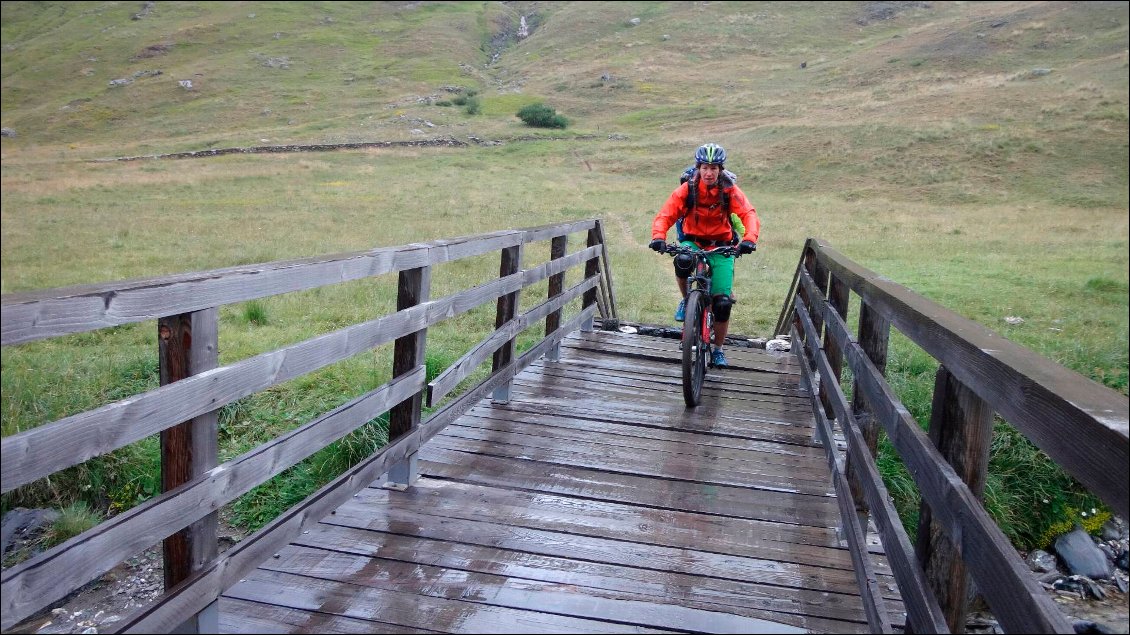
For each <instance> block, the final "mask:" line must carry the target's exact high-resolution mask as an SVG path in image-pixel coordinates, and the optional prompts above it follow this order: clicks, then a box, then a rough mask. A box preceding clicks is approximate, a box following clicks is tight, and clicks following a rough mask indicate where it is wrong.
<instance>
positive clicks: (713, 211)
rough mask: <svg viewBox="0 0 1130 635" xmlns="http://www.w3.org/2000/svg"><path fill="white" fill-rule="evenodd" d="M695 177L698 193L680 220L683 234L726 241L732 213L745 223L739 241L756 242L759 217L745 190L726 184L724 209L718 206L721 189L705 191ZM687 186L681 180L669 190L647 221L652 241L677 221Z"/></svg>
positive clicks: (759, 222)
mask: <svg viewBox="0 0 1130 635" xmlns="http://www.w3.org/2000/svg"><path fill="white" fill-rule="evenodd" d="M695 180H696V181H697V182H698V183H697V184H698V195H697V196H696V200H695V208H694V209H693V210H691V211H690V212H687V216H686V220H684V221H683V233H684V234H687V235H690V236H695V237H697V238H700V239H702V240H725V241H729V240H730V236H731V233H730V231H731V228H730V213H731V212H733V213H735V214H737V215H738V218H740V219H742V223H743V224H744V225H745V235H744V236H742V240H749V241H752V242H754V243H756V242H757V236H758V235H759V234H760V233H761V219H759V218H758V217H757V210H755V209H753V205H752V204H750V202H749V199H748V198H746V196H745V193H744V192H742V191H741V189H739V188H738V186H737V185H734V186H732V187H730V188H729V193H730V209H728V210H724V209H722V188H721V187H714V188H712V189H710V190H708V189H707V187H706V184H705V183H703V182H702V180H701V179H695ZM688 187H690V181H687V182H686V183H681V184H680V185H679V187H677V188H675V191H674V192H671V196H669V197H668V198H667V202H666V203H664V204H663V207H662V209H660V210H659V213H658V214H656V215H655V220H654V221H652V223H651V239H652V240H655V239H656V238H659V239H661V240H666V239H667V231H668V230H670V229H671V227H672V226H674V224H675V222H676V221H677V220H679V219H680V218H682V216H683V210H684V209H685V208H686V206H687V191H688V190H687V188H688Z"/></svg>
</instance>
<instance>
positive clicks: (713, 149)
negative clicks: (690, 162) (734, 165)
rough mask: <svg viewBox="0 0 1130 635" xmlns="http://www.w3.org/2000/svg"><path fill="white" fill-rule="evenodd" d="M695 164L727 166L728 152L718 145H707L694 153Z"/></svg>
mask: <svg viewBox="0 0 1130 635" xmlns="http://www.w3.org/2000/svg"><path fill="white" fill-rule="evenodd" d="M694 161H695V163H708V164H713V165H726V150H725V149H724V148H723V147H722V146H720V145H718V144H717V143H707V144H705V145H702V146H699V148H698V150H697V151H695V153H694Z"/></svg>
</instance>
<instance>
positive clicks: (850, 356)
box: [778, 239, 1130, 632]
mask: <svg viewBox="0 0 1130 635" xmlns="http://www.w3.org/2000/svg"><path fill="white" fill-rule="evenodd" d="M793 284H794V287H795V293H794V294H791V295H790V297H789V298H787V299H786V301H785V306H786V309H787V312H788V316H789V318H788V319H790V320H791V321H792V323H793V327H792V336H793V338H794V342H796V344H797V346H795V347H794V351H795V352H796V354H797V356H798V358H799V359H800V361H801V366H802V369H803V371H804V374H805V377H806V381H808V385H809V388H810V390H812V393H813V400H814V401H813V408H814V412H816V414H817V419H818V429H819V430H820V431H821V433H822V435H825V436H826V435H827V431H825V430H824V429H823V427H824V426H823V424H822V423H821V422H822V421H827V419H830V418H834V419H835V421H836V422H837V423H838V424H839V425H840V427H841V428H842V429H843V431H844V436H845V438H846V441H847V461H846V465H845V466H844V467H845V472H846V474H845V476H846V478H847V480H848V481H849V485H850V487H849V491H850V493H851V494H853V495H854V496H853V498H852V502H853V503H854V504H855V506H856V515H857V516H858V520H854V519H851V518H848V517H845V520H844V522H845V525H847V526H848V527H847V528H848V532H847V533H848V537H849V538H850V537H851V533H852V530H851V528H852V527H853V526H855V525H857V524H861V525H862V526H863V527H866V522H867V518H868V516H869V515H873V517H874V519H875V521H876V525H877V527H878V528H879V530H880V533H881V535H882V537H883V541H884V545H885V547H886V552H887V555H888V557H889V559H890V562H891V567H892V570H893V571H894V573H895V577H896V580H897V582H898V584H899V588H900V590H901V591H902V594H903V598H904V601H905V603H906V607H907V613H908V616H907V619H908V626H909V628H911V629H913V630H914V631H916V632H945V631H946V630H947V629H963V628H964V619H965V612H966V610H967V609H966V603H967V599H966V587H967V576H969V575H971V577H972V580H973V581H974V582H976V584H977V588H978V589H979V590H980V592H981V594H982V595H983V596H984V597H985V598H986V600H987V601H988V603H989V605H990V607H991V608H992V610H993V612H994V614H995V616H996V617H997V619H998V620H999V621H1000V623H1001V624H1002V625H1003V626H1004V627H1005V629H1006V630H1008V631H1009V632H1072V627H1071V625H1070V624H1069V623H1068V622H1067V620H1066V618H1065V617H1064V616H1063V614H1062V613H1061V612H1060V611H1059V609H1058V608H1057V607H1056V605H1055V603H1054V602H1053V601H1052V600H1051V599H1050V598H1049V597H1048V596H1047V594H1046V593H1045V592H1044V591H1043V589H1042V587H1040V585H1039V584H1038V582H1037V581H1036V580H1035V579H1034V578H1033V576H1032V575H1031V573H1030V572H1029V570H1028V568H1027V566H1026V565H1025V564H1024V563H1023V562H1022V561H1021V560H1020V558H1019V556H1018V555H1017V553H1016V550H1015V549H1014V548H1013V547H1012V546H1011V544H1010V543H1009V542H1008V539H1007V538H1006V537H1005V535H1004V534H1003V532H1002V531H1001V530H1000V528H999V527H998V526H997V525H996V523H995V522H994V521H993V520H992V518H991V517H990V516H989V514H988V512H987V511H986V510H985V508H984V506H983V505H982V504H981V501H980V498H981V493H982V488H983V485H984V475H985V472H986V470H987V465H988V447H989V441H990V440H991V434H992V413H994V412H995V413H998V414H1000V415H1001V417H1002V418H1003V419H1005V420H1006V421H1007V422H1009V423H1011V424H1012V425H1014V426H1016V428H1017V429H1018V430H1020V431H1021V432H1022V433H1023V434H1024V435H1025V436H1027V437H1028V438H1029V439H1030V440H1031V441H1032V442H1033V443H1035V444H1036V445H1037V446H1038V447H1040V448H1041V449H1042V450H1044V451H1045V452H1046V453H1047V454H1048V455H1049V456H1050V457H1052V458H1053V460H1056V462H1057V463H1059V464H1060V465H1061V466H1062V467H1063V468H1064V469H1065V470H1067V471H1068V472H1069V473H1070V474H1072V475H1073V476H1075V477H1076V478H1078V479H1079V480H1080V481H1081V482H1082V483H1084V485H1087V486H1088V487H1090V488H1091V490H1092V491H1093V492H1095V493H1096V494H1097V495H1098V496H1100V497H1101V498H1102V499H1103V500H1104V501H1106V502H1107V504H1109V505H1110V506H1111V507H1112V508H1114V509H1115V510H1116V511H1118V512H1119V513H1121V514H1125V513H1126V502H1127V490H1128V479H1130V475H1128V473H1127V472H1128V469H1130V468H1128V463H1130V462H1128V460H1127V450H1128V448H1130V441H1128V437H1127V406H1128V400H1127V398H1126V397H1124V396H1122V395H1119V394H1118V393H1116V392H1114V391H1112V390H1109V389H1107V388H1105V387H1103V386H1100V385H1098V384H1096V383H1095V382H1092V381H1091V380H1089V379H1087V378H1085V377H1083V376H1081V375H1078V374H1077V373H1073V372H1072V371H1070V370H1068V369H1066V368H1063V367H1062V366H1059V365H1058V364H1055V363H1054V362H1052V361H1050V360H1047V359H1044V358H1042V357H1040V356H1038V355H1036V354H1035V353H1033V352H1031V351H1028V350H1027V349H1024V348H1022V347H1020V346H1018V345H1016V344H1013V343H1011V342H1008V341H1007V340H1005V339H1003V338H1001V337H1000V336H999V335H997V334H995V333H993V332H992V331H989V330H988V329H986V328H985V327H983V326H980V325H978V324H976V323H974V322H972V321H970V320H967V319H965V318H962V317H960V316H958V315H956V314H955V313H953V312H951V311H949V310H947V309H944V308H943V307H940V306H938V305H937V304H934V303H932V302H930V301H929V300H926V299H925V298H923V297H921V296H919V295H917V294H915V293H913V292H912V291H910V290H909V289H906V288H905V287H902V286H899V285H897V284H895V283H893V282H891V281H889V280H886V279H884V278H881V277H880V276H878V275H877V274H875V273H874V272H871V271H869V270H867V269H865V268H863V267H861V266H859V265H858V264H856V263H854V262H852V261H851V260H849V259H848V258H846V257H844V256H843V255H842V254H840V253H839V252H837V251H836V250H834V249H832V248H831V247H829V246H828V245H826V244H824V243H823V242H821V241H818V240H815V239H810V240H809V241H808V243H807V244H806V246H805V251H804V254H803V255H802V260H801V266H800V267H798V271H797V276H796V278H795V279H794V282H793ZM849 292H855V293H856V294H857V295H858V296H859V298H860V316H859V337H858V339H855V338H853V337H852V336H851V334H850V332H849V329H848V325H847V322H846V317H847V308H848V306H849V303H848V299H849ZM782 315H783V316H784V315H785V312H783V313H782ZM782 322H784V318H783V319H782ZM892 326H893V327H895V328H897V329H898V330H899V331H900V332H901V333H903V334H904V335H906V336H907V337H908V338H909V339H910V340H911V341H912V342H914V343H915V344H917V345H918V346H919V347H921V348H922V349H923V350H924V351H926V352H927V353H929V354H930V355H932V356H933V357H934V358H935V359H937V360H938V362H939V371H938V381H937V385H936V386H935V395H934V405H933V412H932V415H931V421H930V430H929V434H927V432H925V431H923V430H922V428H921V427H920V426H919V425H918V424H917V422H916V421H915V420H914V418H913V417H912V416H911V415H910V413H909V412H908V411H907V409H906V408H905V406H903V405H902V403H901V402H900V400H899V398H898V396H897V395H896V394H895V392H894V391H893V390H892V389H891V387H890V386H889V385H888V384H887V382H886V380H885V378H884V373H885V365H886V351H887V342H888V337H889V329H890V328H891V327H892ZM780 328H781V326H779V327H778V329H780ZM844 362H846V363H847V365H848V367H849V368H850V370H851V373H852V377H853V380H854V385H853V389H852V395H853V396H852V402H851V403H850V404H849V403H848V400H847V398H846V397H845V396H844V392H843V390H842V389H841V387H840V385H839V384H840V374H841V370H842V365H843V363H844ZM878 426H881V427H882V429H883V430H884V431H885V432H886V434H887V436H888V438H889V439H890V441H891V443H892V445H893V446H894V448H895V450H896V452H897V453H898V454H899V456H900V458H901V459H902V461H903V462H904V464H905V465H906V466H907V469H908V471H909V472H910V474H911V475H912V476H913V477H914V480H915V482H916V484H917V485H918V488H919V491H920V492H921V495H922V500H923V503H922V514H921V516H922V521H921V523H920V525H919V530H918V534H919V535H918V542H917V544H916V545H915V546H914V548H913V549H912V547H911V545H910V541H909V539H908V537H907V535H906V532H905V531H904V530H903V528H902V527H901V525H900V523H899V519H898V516H897V515H896V514H895V512H894V509H893V507H892V505H891V504H890V499H889V496H888V494H887V491H886V489H885V487H883V484H882V481H881V479H880V478H879V475H878V471H877V469H876V466H875V452H876V441H877V433H878ZM1055 428H1058V430H1059V431H1058V433H1056V434H1052V430H1053V429H1055ZM1066 429H1070V430H1072V435H1071V436H1070V438H1068V437H1065V436H1064V435H1063V434H1062V431H1063V430H1066ZM825 446H826V448H828V450H829V452H833V451H834V446H832V445H830V444H829V443H827V441H825ZM1084 456H1086V457H1087V460H1086V461H1085V460H1083V457H1084ZM1099 471H1101V472H1102V473H1103V474H1104V478H1103V479H1101V480H1099V479H1097V475H1098V472H1099ZM833 477H834V478H835V479H837V484H838V482H839V480H838V479H839V471H838V470H834V471H833ZM837 493H838V494H839V493H840V492H839V488H837ZM849 542H850V541H849ZM851 546H852V550H853V552H854V551H855V549H856V547H855V545H854V544H852V545H851ZM853 557H854V556H853ZM861 588H862V584H861ZM864 596H865V598H866V597H867V594H866V593H864ZM870 615H871V613H869V616H870ZM872 627H873V628H875V629H877V630H879V629H882V628H883V627H884V625H883V624H881V623H878V624H877V623H875V622H872Z"/></svg>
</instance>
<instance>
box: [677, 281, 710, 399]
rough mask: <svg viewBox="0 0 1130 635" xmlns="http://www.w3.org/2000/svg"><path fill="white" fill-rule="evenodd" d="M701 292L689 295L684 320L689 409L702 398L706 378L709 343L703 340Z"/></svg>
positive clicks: (686, 395) (684, 349)
mask: <svg viewBox="0 0 1130 635" xmlns="http://www.w3.org/2000/svg"><path fill="white" fill-rule="evenodd" d="M702 298H703V294H702V292H700V291H691V292H690V293H688V294H687V307H686V311H687V314H686V318H685V319H684V320H683V401H684V402H686V404H687V407H688V408H693V407H695V406H697V405H698V403H699V401H700V399H701V398H702V381H703V379H704V378H705V377H706V359H707V358H706V356H707V355H708V354H709V351H707V350H706V346H707V343H706V342H705V341H703V339H702V321H703V319H705V317H706V316H705V305H703V302H702Z"/></svg>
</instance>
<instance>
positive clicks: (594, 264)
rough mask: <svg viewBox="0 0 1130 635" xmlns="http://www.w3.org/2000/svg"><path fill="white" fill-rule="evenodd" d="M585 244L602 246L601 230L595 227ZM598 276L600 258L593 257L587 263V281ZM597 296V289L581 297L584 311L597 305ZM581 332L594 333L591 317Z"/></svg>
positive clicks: (590, 231)
mask: <svg viewBox="0 0 1130 635" xmlns="http://www.w3.org/2000/svg"><path fill="white" fill-rule="evenodd" d="M585 244H586V245H587V246H589V247H595V246H596V245H599V244H600V230H599V229H598V228H596V227H593V228H592V229H590V230H589V237H588V242H586V243H585ZM598 275H600V256H593V257H592V258H589V259H588V260H586V261H585V280H588V279H589V278H591V277H593V276H598ZM596 294H597V290H596V287H593V288H592V289H589V290H588V291H585V294H584V296H582V297H581V310H582V311H583V310H585V309H587V308H589V307H590V306H592V305H594V304H596ZM581 330H582V331H584V332H585V333H591V332H592V318H591V317H590V318H589V319H587V320H585V321H584V323H583V324H581Z"/></svg>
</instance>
